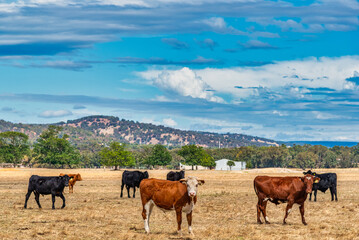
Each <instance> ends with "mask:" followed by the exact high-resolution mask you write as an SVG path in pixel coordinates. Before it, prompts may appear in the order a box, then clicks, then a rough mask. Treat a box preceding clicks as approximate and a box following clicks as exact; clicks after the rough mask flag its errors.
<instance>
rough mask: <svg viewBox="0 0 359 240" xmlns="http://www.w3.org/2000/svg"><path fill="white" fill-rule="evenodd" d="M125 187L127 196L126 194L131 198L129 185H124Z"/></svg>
mask: <svg viewBox="0 0 359 240" xmlns="http://www.w3.org/2000/svg"><path fill="white" fill-rule="evenodd" d="M126 188H127V196H128V198H131V197H130V187H129V186H127V185H126Z"/></svg>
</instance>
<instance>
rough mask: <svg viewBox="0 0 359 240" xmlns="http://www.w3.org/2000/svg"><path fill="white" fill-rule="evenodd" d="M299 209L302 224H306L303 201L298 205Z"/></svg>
mask: <svg viewBox="0 0 359 240" xmlns="http://www.w3.org/2000/svg"><path fill="white" fill-rule="evenodd" d="M299 211H300V215H301V216H302V223H303V224H304V225H307V222H306V221H305V218H304V202H303V203H302V205H300V206H299Z"/></svg>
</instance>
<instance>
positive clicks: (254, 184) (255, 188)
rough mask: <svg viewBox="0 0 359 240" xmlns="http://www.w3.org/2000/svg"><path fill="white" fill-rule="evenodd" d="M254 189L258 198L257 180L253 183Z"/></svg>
mask: <svg viewBox="0 0 359 240" xmlns="http://www.w3.org/2000/svg"><path fill="white" fill-rule="evenodd" d="M253 187H254V192H255V193H256V195H257V196H258V190H257V187H256V179H254V181H253Z"/></svg>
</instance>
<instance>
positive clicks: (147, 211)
mask: <svg viewBox="0 0 359 240" xmlns="http://www.w3.org/2000/svg"><path fill="white" fill-rule="evenodd" d="M153 206H154V204H153V202H152V200H149V201H148V202H147V203H146V204H145V205H143V209H142V218H143V220H144V223H145V231H146V233H150V216H151V212H152V209H153Z"/></svg>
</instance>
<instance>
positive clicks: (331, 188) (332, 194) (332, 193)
mask: <svg viewBox="0 0 359 240" xmlns="http://www.w3.org/2000/svg"><path fill="white" fill-rule="evenodd" d="M329 190H330V195H331V196H332V201H334V191H333V187H330V188H329Z"/></svg>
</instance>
